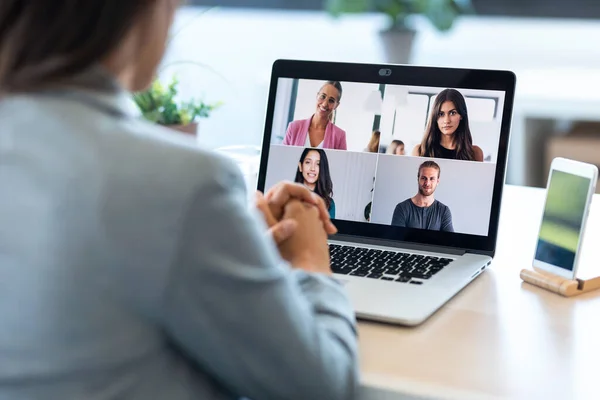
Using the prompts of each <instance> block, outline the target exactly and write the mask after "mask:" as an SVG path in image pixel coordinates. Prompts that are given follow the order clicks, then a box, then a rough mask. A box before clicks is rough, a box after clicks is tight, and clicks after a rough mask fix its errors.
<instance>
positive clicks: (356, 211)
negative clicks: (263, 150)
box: [265, 145, 377, 222]
mask: <svg viewBox="0 0 600 400" xmlns="http://www.w3.org/2000/svg"><path fill="white" fill-rule="evenodd" d="M303 150H304V148H303V147H299V146H282V145H271V149H270V151H269V162H268V165H267V176H266V180H265V191H267V190H269V189H270V188H271V187H273V185H275V184H276V183H278V182H281V181H283V180H289V181H293V180H294V177H295V176H296V170H297V169H298V162H299V161H300V156H301V154H302V151H303ZM325 153H326V154H327V160H328V161H329V169H330V171H331V180H332V182H333V200H334V201H335V208H336V219H344V220H350V221H360V222H366V220H365V218H364V209H365V207H366V205H367V204H368V203H369V202H371V199H372V197H371V196H372V192H371V189H373V181H374V179H375V170H376V167H377V154H374V153H354V152H348V151H342V150H327V149H326V150H325Z"/></svg>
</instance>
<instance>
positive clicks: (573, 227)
mask: <svg viewBox="0 0 600 400" xmlns="http://www.w3.org/2000/svg"><path fill="white" fill-rule="evenodd" d="M597 180H598V168H597V167H596V166H595V165H592V164H587V163H583V162H579V161H573V160H569V159H566V158H561V157H558V158H555V159H554V160H552V165H551V166H550V173H549V174H548V185H547V188H546V201H545V203H544V212H543V214H542V223H541V224H540V230H539V234H538V241H537V246H536V249H535V257H534V260H533V267H534V269H539V270H543V271H546V272H550V273H552V274H554V275H558V276H561V277H564V278H567V279H575V277H576V274H577V262H578V259H579V253H580V251H579V250H580V246H581V243H582V242H583V234H584V232H585V225H586V221H587V217H588V214H589V209H590V205H591V203H592V197H593V195H594V192H595V190H596V181H597Z"/></svg>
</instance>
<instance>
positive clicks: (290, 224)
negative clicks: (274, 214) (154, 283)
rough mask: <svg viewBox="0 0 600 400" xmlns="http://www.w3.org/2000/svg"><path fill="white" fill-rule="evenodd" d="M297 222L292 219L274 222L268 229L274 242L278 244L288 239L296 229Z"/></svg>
mask: <svg viewBox="0 0 600 400" xmlns="http://www.w3.org/2000/svg"><path fill="white" fill-rule="evenodd" d="M297 227H298V222H297V221H296V220H293V219H284V220H283V221H281V222H278V223H276V224H275V225H273V226H272V227H271V229H269V231H270V233H271V236H272V237H273V240H274V241H275V243H276V244H277V245H278V246H279V245H280V244H281V243H283V242H285V241H286V240H288V239H289V238H290V237H291V236H292V235H293V234H294V232H295V231H296V228H297Z"/></svg>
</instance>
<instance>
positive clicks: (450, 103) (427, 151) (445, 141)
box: [412, 89, 483, 161]
mask: <svg viewBox="0 0 600 400" xmlns="http://www.w3.org/2000/svg"><path fill="white" fill-rule="evenodd" d="M412 155H413V156H418V157H436V158H449V159H454V160H465V161H483V151H482V150H481V148H480V147H479V146H475V145H473V137H472V135H471V129H470V128H469V114H468V112H467V103H466V102H465V98H464V97H463V95H462V94H461V93H460V92H459V91H458V90H456V89H444V90H442V91H441V92H440V93H439V94H438V95H437V96H436V98H435V102H434V104H433V107H432V108H431V113H430V115H429V119H428V121H427V128H426V129H425V135H424V137H423V140H422V142H421V144H418V145H417V146H415V148H414V149H413V152H412Z"/></svg>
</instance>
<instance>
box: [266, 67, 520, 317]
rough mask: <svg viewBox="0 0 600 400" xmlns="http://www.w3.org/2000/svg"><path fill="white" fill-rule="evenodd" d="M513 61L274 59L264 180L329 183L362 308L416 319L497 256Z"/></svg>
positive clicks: (334, 248) (347, 269) (348, 274)
mask: <svg viewBox="0 0 600 400" xmlns="http://www.w3.org/2000/svg"><path fill="white" fill-rule="evenodd" d="M515 84H516V78H515V75H514V74H513V73H512V72H510V71H497V70H477V69H457V68H439V67H424V66H408V65H386V64H358V63H340V62H317V61H300V60H277V61H276V62H275V63H274V64H273V69H272V74H271V82H270V89H269V97H268V104H267V114H266V123H265V132H264V138H263V145H262V153H261V163H260V170H259V174H258V189H259V190H262V191H266V190H268V189H270V188H271V187H272V186H273V185H275V184H276V183H278V182H280V181H282V180H288V181H294V182H298V183H300V184H303V185H306V186H307V187H309V188H310V189H311V190H313V191H314V192H315V193H317V194H319V195H320V196H321V197H322V198H323V200H324V201H325V204H326V206H327V208H328V210H329V213H330V216H331V217H332V219H333V222H334V224H335V225H336V226H337V228H338V230H339V232H338V233H337V234H335V235H332V236H330V237H329V246H330V255H331V268H332V270H333V273H334V277H335V278H336V279H337V280H339V281H340V282H341V283H342V284H343V285H345V287H346V289H347V292H348V293H349V296H350V299H351V301H352V304H353V307H354V309H355V311H356V315H357V317H358V318H362V319H368V320H375V321H383V322H390V323H396V324H402V325H412V326H414V325H419V324H421V323H423V322H424V321H425V320H427V319H428V318H429V317H430V316H431V315H433V314H434V313H435V312H436V311H437V310H438V309H440V307H441V306H442V305H444V304H445V303H446V302H448V300H450V299H451V298H452V297H453V296H454V295H456V294H457V293H458V292H459V291H460V290H462V289H463V288H464V287H465V286H467V285H468V284H469V283H470V282H472V281H473V280H474V279H475V278H476V277H477V276H478V275H480V274H481V273H482V272H483V271H484V270H485V269H486V268H488V267H489V266H490V264H491V262H492V259H493V257H494V253H495V249H496V238H497V234H498V219H499V213H500V206H501V198H502V189H503V184H504V179H505V172H506V161H507V152H508V144H509V130H510V123H511V117H512V110H513V100H514V92H515Z"/></svg>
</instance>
